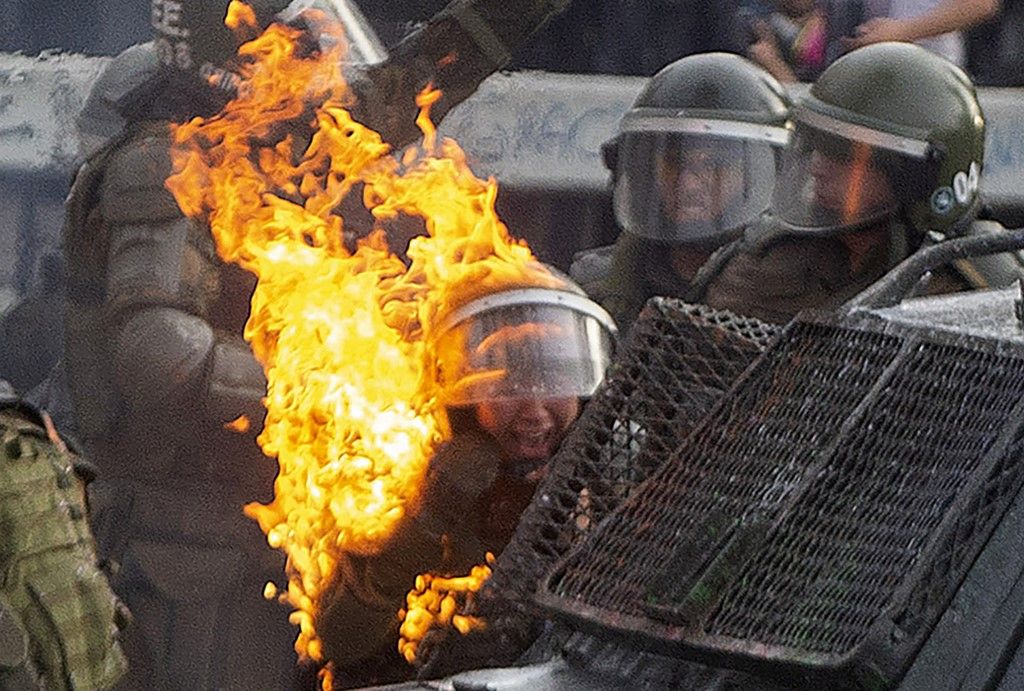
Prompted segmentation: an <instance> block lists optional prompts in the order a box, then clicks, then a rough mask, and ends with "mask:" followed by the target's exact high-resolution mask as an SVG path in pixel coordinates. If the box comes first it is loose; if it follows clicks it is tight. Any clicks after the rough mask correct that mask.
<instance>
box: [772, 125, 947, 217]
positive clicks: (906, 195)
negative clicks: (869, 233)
mask: <svg viewBox="0 0 1024 691" xmlns="http://www.w3.org/2000/svg"><path fill="white" fill-rule="evenodd" d="M795 119H796V130H795V132H794V135H793V143H792V145H791V146H790V147H789V149H787V150H786V153H785V155H784V156H783V162H782V170H781V172H780V174H779V182H778V184H777V185H776V187H775V193H774V196H773V200H772V209H773V210H774V212H775V214H776V215H777V216H778V217H779V218H780V219H781V220H782V221H784V222H785V223H787V224H788V225H790V226H793V227H795V228H803V229H806V230H807V231H808V232H819V233H820V232H826V233H827V232H837V231H841V230H846V229H851V228H857V227H865V226H869V225H871V224H873V223H878V222H880V221H882V220H883V219H885V218H888V217H890V216H893V215H894V214H896V213H897V211H898V210H899V209H900V207H902V206H903V205H905V204H909V203H912V202H914V201H916V200H918V199H921V198H922V196H924V195H927V194H928V193H929V190H931V189H932V188H933V187H934V186H935V185H936V182H937V179H938V171H939V164H940V161H941V156H939V155H937V154H938V152H937V151H936V150H934V149H933V148H932V147H931V146H930V145H929V143H928V142H926V141H923V140H917V139H913V138H907V137H900V136H896V135H892V134H889V133H885V132H880V131H877V130H873V129H870V128H867V127H862V126H860V125H854V124H851V123H847V122H843V121H840V120H836V119H833V118H830V117H827V116H824V115H821V114H819V113H816V112H813V111H809V110H806V109H802V110H799V111H798V115H797V116H796V118H795ZM925 198H926V197H925Z"/></svg>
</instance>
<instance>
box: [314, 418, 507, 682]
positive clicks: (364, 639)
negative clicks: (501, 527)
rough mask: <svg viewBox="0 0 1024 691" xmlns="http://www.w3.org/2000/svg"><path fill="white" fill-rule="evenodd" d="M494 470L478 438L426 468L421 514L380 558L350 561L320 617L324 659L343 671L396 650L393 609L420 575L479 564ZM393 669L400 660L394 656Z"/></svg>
mask: <svg viewBox="0 0 1024 691" xmlns="http://www.w3.org/2000/svg"><path fill="white" fill-rule="evenodd" d="M497 472H498V459H497V456H496V454H495V452H494V449H493V448H491V446H490V445H488V444H487V443H486V441H485V440H483V439H480V438H478V437H476V436H472V435H467V436H466V437H461V438H456V439H453V440H452V441H450V442H448V443H447V444H446V445H445V446H443V447H442V448H441V449H439V450H438V452H437V454H436V455H435V457H434V459H433V460H432V462H431V469H430V472H429V474H428V479H427V486H426V488H425V490H424V492H423V501H422V505H421V508H420V509H419V511H418V512H417V513H416V515H415V516H414V517H410V518H409V519H407V520H406V521H405V522H404V523H403V524H402V525H401V526H400V527H399V529H398V530H397V531H396V532H395V534H394V536H392V538H391V540H390V541H389V542H388V544H387V545H386V546H385V548H384V550H383V551H381V553H380V554H377V555H374V556H372V557H367V558H362V557H357V556H349V557H347V558H346V559H344V560H343V562H342V567H341V568H340V569H339V573H338V575H337V578H336V580H335V585H334V587H333V590H332V592H331V593H330V594H328V595H327V596H326V597H325V598H324V607H323V609H322V611H321V614H320V616H319V617H318V619H317V632H318V633H319V634H320V637H321V639H322V640H323V642H324V652H325V657H326V658H327V659H329V660H331V661H333V662H334V663H335V665H336V666H337V667H339V668H340V670H341V672H340V674H342V676H343V674H344V672H343V670H344V668H345V667H346V666H351V665H355V664H356V663H358V662H360V661H361V660H363V659H365V658H366V657H369V656H372V655H375V654H378V653H380V651H382V650H386V651H390V650H391V649H395V650H397V645H398V626H399V623H400V622H399V620H398V611H399V610H400V609H401V608H403V607H404V606H405V596H406V594H407V593H408V592H409V591H410V590H411V589H412V588H413V586H414V584H415V581H416V576H417V575H419V574H421V573H428V572H430V573H446V574H450V575H465V574H466V573H468V572H469V570H470V569H471V568H472V567H473V566H474V565H475V564H480V563H483V561H484V557H485V553H484V548H483V546H482V543H481V542H480V539H479V535H478V533H479V532H480V531H479V526H480V523H481V522H482V517H481V516H480V515H479V509H480V507H479V501H480V498H481V496H483V495H484V493H485V492H486V490H487V489H488V488H489V487H490V486H491V485H492V484H493V482H494V479H495V477H496V475H497ZM395 661H396V663H398V664H404V663H400V662H398V656H397V655H395Z"/></svg>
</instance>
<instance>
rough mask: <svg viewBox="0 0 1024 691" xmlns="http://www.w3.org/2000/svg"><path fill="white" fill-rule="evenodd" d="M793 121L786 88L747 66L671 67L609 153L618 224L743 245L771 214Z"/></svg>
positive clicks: (666, 238)
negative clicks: (747, 233) (745, 234)
mask: <svg viewBox="0 0 1024 691" xmlns="http://www.w3.org/2000/svg"><path fill="white" fill-rule="evenodd" d="M788 118H789V100H788V98H787V97H786V93H785V91H784V90H783V88H782V86H781V85H780V84H779V83H778V82H777V81H776V80H775V79H774V78H773V77H772V76H771V75H769V74H768V73H767V72H765V71H764V70H763V69H761V68H760V67H758V66H757V65H755V64H754V63H752V62H750V61H749V60H746V59H745V58H742V57H739V56H738V55H732V54H728V53H704V54H700V55H692V56H689V57H685V58H683V59H681V60H678V61H676V62H674V63H672V64H670V65H668V66H667V67H665V68H664V69H662V70H661V71H660V72H658V73H657V74H656V75H654V76H653V77H652V78H651V79H650V81H649V82H648V84H647V86H646V88H645V89H644V90H643V91H642V92H641V93H640V95H639V97H637V99H636V102H635V103H634V104H633V107H632V108H631V109H630V110H629V111H628V112H627V113H626V115H625V116H624V117H623V118H622V123H621V125H620V128H619V129H620V132H619V135H618V137H617V142H616V147H615V149H616V150H615V151H614V152H608V153H613V154H614V155H613V156H611V158H612V159H613V160H614V171H615V193H614V204H615V214H616V218H617V220H618V221H619V224H620V225H621V226H622V228H623V229H625V230H626V231H627V232H629V233H631V234H634V235H638V236H641V237H646V238H650V239H653V240H658V241H661V242H666V243H671V244H701V245H708V246H717V245H721V244H723V243H725V242H726V241H728V240H730V239H732V238H733V237H736V236H738V235H739V234H740V233H741V232H742V231H743V228H744V227H745V226H747V225H748V224H749V223H750V222H751V221H753V220H754V219H755V218H757V217H758V216H759V215H760V214H761V213H762V212H764V211H765V210H766V209H767V208H768V205H769V202H770V200H771V191H772V186H773V184H774V182H775V170H776V161H777V159H778V156H777V154H778V153H779V152H780V150H781V149H782V148H783V147H784V146H785V145H786V143H787V142H788V140H789V134H790V131H789V127H788ZM606 160H607V157H606Z"/></svg>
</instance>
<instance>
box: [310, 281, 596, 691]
mask: <svg viewBox="0 0 1024 691" xmlns="http://www.w3.org/2000/svg"><path fill="white" fill-rule="evenodd" d="M437 333H438V336H437V338H436V341H435V343H436V346H437V352H438V361H439V368H440V379H441V383H442V385H443V386H444V389H445V391H446V393H445V403H446V405H447V407H448V411H449V420H450V422H451V429H452V438H451V439H450V440H449V441H448V442H446V443H445V444H444V445H443V446H442V447H441V448H440V449H439V450H438V452H437V453H436V454H435V456H434V458H433V459H432V460H431V465H430V469H429V471H428V479H427V483H426V486H425V488H424V491H423V495H422V500H421V505H420V508H419V510H418V512H417V513H415V514H413V516H412V517H411V518H410V519H407V520H406V522H405V523H404V524H403V525H401V526H400V527H399V529H398V530H397V531H396V533H395V535H394V536H393V537H392V539H391V540H390V541H389V542H388V543H387V545H385V547H384V549H383V550H382V551H381V552H380V553H379V554H377V555H375V556H373V557H369V558H361V557H357V556H349V557H348V558H347V559H346V561H345V566H344V567H343V568H342V569H341V570H340V571H339V577H338V578H337V579H336V582H335V585H334V587H333V591H332V592H331V594H330V595H329V597H327V598H326V599H325V602H326V603H327V604H326V605H325V606H324V608H323V610H322V612H321V614H320V615H319V617H318V619H317V632H318V633H319V635H320V637H321V639H322V640H323V642H324V652H325V657H326V658H327V659H328V660H331V661H332V662H333V663H334V664H335V667H336V674H335V676H336V678H337V679H338V681H339V682H340V683H341V684H343V685H345V686H350V685H366V684H369V683H381V682H384V681H389V680H394V679H397V678H401V677H402V676H408V675H409V674H410V670H409V668H408V666H407V664H406V663H405V662H404V661H403V660H402V659H401V657H400V656H399V655H398V652H397V643H398V625H399V621H398V619H397V612H398V610H399V609H400V608H402V607H403V606H404V604H405V595H406V593H407V592H408V591H409V590H410V589H411V588H412V586H413V584H414V582H415V579H416V576H417V574H420V573H426V572H430V573H435V574H444V575H465V574H468V573H469V571H470V569H471V568H472V567H473V566H474V565H476V564H480V563H483V559H484V556H485V554H486V553H487V552H491V553H492V554H495V555H496V554H499V553H500V552H501V550H502V549H504V547H505V545H506V544H507V543H508V541H509V540H510V539H511V537H512V534H513V532H514V530H515V528H516V525H517V524H518V522H519V517H520V515H521V514H522V512H523V511H524V510H525V509H526V506H527V505H528V504H529V502H530V500H531V498H532V497H533V494H534V491H535V490H536V488H537V485H538V483H539V482H540V480H541V479H542V478H543V477H544V475H545V473H546V471H547V466H548V462H549V460H550V459H551V456H552V455H553V454H554V452H555V450H556V449H557V448H558V445H559V444H560V443H561V441H562V439H563V438H564V437H565V435H566V433H567V431H568V430H569V427H570V426H571V425H572V423H573V422H574V421H575V420H576V418H577V416H578V415H579V412H580V406H581V404H582V400H583V399H585V398H586V397H589V396H590V395H591V394H592V393H593V392H594V389H595V388H596V387H597V385H598V384H599V383H600V381H601V380H602V379H603V377H604V372H605V369H606V368H607V366H608V363H609V360H610V357H611V353H612V348H613V343H614V339H615V336H616V328H615V324H614V322H612V320H611V318H610V317H609V316H608V314H607V313H606V312H605V311H604V310H603V309H601V307H600V306H598V305H597V304H596V303H594V302H593V301H591V300H589V299H587V298H586V297H585V296H584V294H583V291H582V290H580V289H579V288H578V287H576V286H575V284H572V283H571V282H569V281H568V280H566V281H565V283H564V285H563V286H562V287H560V288H550V287H546V288H533V287H526V288H516V289H511V290H503V291H499V292H495V293H493V294H490V295H486V296H484V297H481V298H477V299H475V300H473V301H470V302H468V303H467V304H465V305H463V306H461V307H459V308H457V309H455V310H453V311H452V312H450V313H449V314H448V315H447V316H446V317H445V318H444V319H443V320H442V321H441V323H440V326H439V328H438V330H437Z"/></svg>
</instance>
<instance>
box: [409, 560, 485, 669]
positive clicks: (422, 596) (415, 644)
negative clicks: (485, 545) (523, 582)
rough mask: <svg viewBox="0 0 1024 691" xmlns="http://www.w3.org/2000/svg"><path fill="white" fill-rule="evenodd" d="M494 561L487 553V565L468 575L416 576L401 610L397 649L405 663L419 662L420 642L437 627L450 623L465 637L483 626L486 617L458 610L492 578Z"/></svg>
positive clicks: (471, 571) (462, 609)
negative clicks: (445, 576) (417, 655)
mask: <svg viewBox="0 0 1024 691" xmlns="http://www.w3.org/2000/svg"><path fill="white" fill-rule="evenodd" d="M493 563H494V555H493V554H491V553H489V552H488V554H487V565H480V566H474V567H473V568H472V569H471V570H470V572H469V575H468V576H460V577H454V578H442V577H439V576H435V575H433V574H422V575H419V576H417V577H416V586H415V587H414V588H413V589H412V590H410V591H409V594H408V595H406V596H405V602H406V607H405V609H403V610H402V611H400V612H399V613H398V616H399V618H401V619H402V626H401V628H400V629H399V636H400V638H399V639H398V652H399V653H400V654H401V655H402V657H403V658H405V660H406V662H408V663H409V664H412V663H413V662H415V661H416V653H417V650H418V649H419V646H420V643H421V642H422V641H423V638H424V636H426V635H427V634H428V633H429V632H431V631H433V630H434V629H443V628H447V627H449V626H451V627H454V628H455V630H456V631H458V632H459V633H461V634H462V635H463V636H465V635H466V634H468V633H469V632H470V631H474V630H479V629H482V628H484V626H485V623H484V620H483V619H480V618H479V617H473V616H468V615H465V614H460V613H459V612H460V611H465V610H466V607H467V606H468V605H469V603H471V602H472V597H473V593H476V592H478V591H479V590H480V588H482V587H483V585H484V583H485V582H486V581H487V579H488V578H490V577H491V567H490V564H493Z"/></svg>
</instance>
